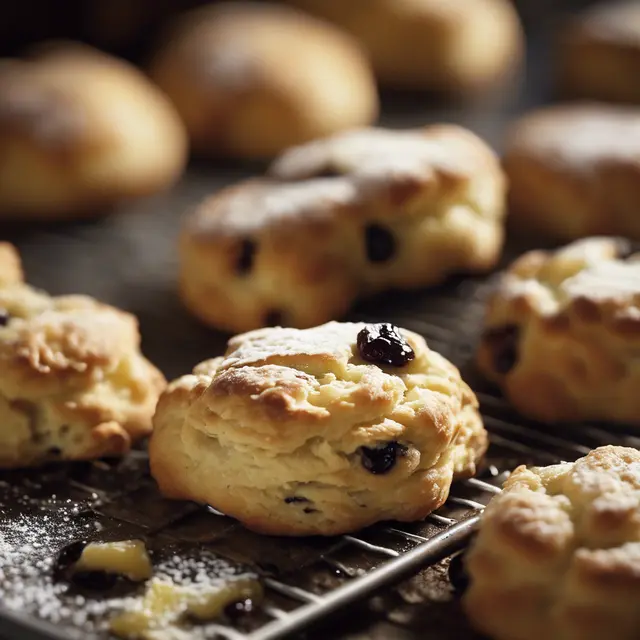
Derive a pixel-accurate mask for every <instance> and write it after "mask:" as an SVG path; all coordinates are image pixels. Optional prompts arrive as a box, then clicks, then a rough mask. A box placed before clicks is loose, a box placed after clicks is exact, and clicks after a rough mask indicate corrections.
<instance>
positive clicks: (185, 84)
mask: <svg viewBox="0 0 640 640" xmlns="http://www.w3.org/2000/svg"><path fill="white" fill-rule="evenodd" d="M151 76H152V77H153V79H154V80H155V81H156V82H157V83H158V85H159V86H160V87H161V88H162V89H163V90H164V91H165V92H166V94H167V95H168V96H169V97H170V98H171V99H172V100H173V102H174V104H175V105H176V108H177V109H178V111H179V112H180V115H181V116H182V118H183V120H184V122H185V123H186V125H187V129H188V131H189V134H190V137H191V142H192V146H193V148H194V149H195V150H196V151H197V152H198V153H200V154H201V155H227V156H235V157H238V158H250V159H253V158H265V157H272V156H274V155H276V154H277V153H279V152H280V151H282V150H283V149H285V148H286V147H289V146H291V145H295V144H300V143H302V142H306V141H308V140H311V139H313V138H318V137H321V136H325V135H328V134H331V133H334V132H336V131H340V130H342V129H347V128H350V127H355V126H363V125H367V124H370V123H371V122H372V121H373V120H375V118H376V116H377V113H378V98H377V94H376V88H375V83H374V79H373V75H372V72H371V69H370V67H369V63H368V61H367V59H366V57H365V55H364V53H363V52H362V51H361V50H360V48H359V46H358V44H357V43H356V42H355V40H353V39H352V38H351V37H350V36H349V35H348V34H346V33H342V32H341V31H340V30H338V29H336V28H335V27H334V26H333V25H331V24H329V23H325V22H322V21H320V20H318V19H316V18H313V17H311V16H308V15H305V14H303V13H299V12H298V11H296V10H295V9H290V8H287V7H278V6H274V5H270V4H266V5H260V4H258V3H252V2H236V3H234V4H231V5H230V4H223V5H218V6H208V7H205V8H201V9H198V10H196V11H194V12H192V13H189V14H187V15H186V16H185V17H184V18H183V19H182V20H181V21H179V23H178V25H177V26H176V27H175V29H174V30H173V31H172V33H171V34H170V36H169V38H168V42H167V43H166V44H165V45H164V46H163V47H161V48H160V49H159V51H158V52H157V55H156V56H155V59H154V60H153V62H152V65H151Z"/></svg>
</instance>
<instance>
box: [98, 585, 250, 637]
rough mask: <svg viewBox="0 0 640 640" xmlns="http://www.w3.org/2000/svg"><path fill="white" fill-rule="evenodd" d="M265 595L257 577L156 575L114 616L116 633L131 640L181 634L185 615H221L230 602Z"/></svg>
mask: <svg viewBox="0 0 640 640" xmlns="http://www.w3.org/2000/svg"><path fill="white" fill-rule="evenodd" d="M261 597H262V587H261V585H260V583H259V582H257V581H256V580H255V579H250V578H239V579H236V580H233V581H230V582H227V583H225V584H223V585H213V584H200V583H198V584H191V585H176V584H174V583H173V582H171V581H170V580H168V579H164V578H154V579H153V580H151V581H150V582H149V584H148V586H147V590H146V593H145V594H144V596H143V597H142V598H141V599H138V600H136V601H134V603H133V605H132V606H131V608H130V609H129V610H127V611H124V612H123V613H121V614H119V615H117V616H115V617H114V618H112V619H111V623H110V628H111V631H112V633H114V634H116V635H117V636H119V637H121V638H127V639H129V640H162V639H168V638H177V637H180V635H181V630H180V627H179V624H180V622H181V619H182V618H183V616H185V615H190V616H193V617H195V618H198V619H200V620H211V619H213V618H216V617H217V616H219V615H220V614H221V613H222V611H223V609H224V608H225V607H226V606H227V605H228V604H230V603H232V602H236V601H237V600H244V599H246V598H252V599H259V598H261Z"/></svg>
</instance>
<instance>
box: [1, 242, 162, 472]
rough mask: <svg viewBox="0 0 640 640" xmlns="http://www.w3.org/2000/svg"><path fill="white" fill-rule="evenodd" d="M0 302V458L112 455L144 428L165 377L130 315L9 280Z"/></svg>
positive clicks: (15, 462)
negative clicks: (145, 353)
mask: <svg viewBox="0 0 640 640" xmlns="http://www.w3.org/2000/svg"><path fill="white" fill-rule="evenodd" d="M4 253H9V252H8V251H6V252H5V251H4V249H3V247H1V246H0V266H2V256H3V254H4ZM14 257H17V254H16V253H15V252H14ZM0 309H1V310H2V311H3V316H2V317H3V322H2V326H0V420H1V423H2V428H0V467H26V466H32V465H37V464H41V463H43V462H46V461H48V460H86V459H91V458H96V457H100V456H106V455H121V454H123V453H125V452H126V451H128V450H129V448H130V446H131V443H132V442H133V441H135V440H137V439H139V438H141V437H142V436H144V435H147V434H148V433H149V431H150V430H151V415H152V413H153V410H154V408H155V404H156V401H157V399H158V396H159V394H160V391H161V390H162V389H163V388H164V386H165V381H164V378H163V376H162V375H161V374H160V372H159V371H157V369H155V367H153V365H151V364H150V363H149V362H148V361H147V360H145V359H144V358H143V357H142V355H141V354H140V351H139V344H140V336H139V333H138V325H137V321H136V319H135V318H134V317H133V316H131V315H130V314H128V313H125V312H123V311H120V310H118V309H115V308H113V307H109V306H107V305H104V304H101V303H99V302H97V301H95V300H93V299H92V298H88V297H86V296H60V297H50V296H48V295H47V294H46V293H44V292H41V291H37V290H35V289H32V288H31V287H30V286H29V285H27V284H24V283H22V282H19V281H15V280H14V281H13V282H10V281H5V280H2V281H0Z"/></svg>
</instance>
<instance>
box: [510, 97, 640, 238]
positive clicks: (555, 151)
mask: <svg viewBox="0 0 640 640" xmlns="http://www.w3.org/2000/svg"><path fill="white" fill-rule="evenodd" d="M504 167H505V171H506V173H507V177H508V178H509V185H510V191H509V203H510V215H511V219H512V220H513V223H514V227H519V228H522V229H528V230H530V229H533V230H536V231H540V232H542V233H544V234H547V235H550V236H553V237H557V238H560V239H565V240H572V239H574V238H579V237H585V236H589V235H601V234H602V235H628V236H631V237H633V238H638V239H640V216H639V215H638V211H639V210H640V109H639V108H632V107H628V108H627V107H616V106H607V105H597V104H591V103H586V104H575V105H566V106H559V107H548V108H544V109H541V110H539V111H536V112H533V113H531V114H529V115H526V116H524V117H523V118H522V119H521V120H519V121H518V122H516V123H515V124H514V125H513V127H512V129H511V131H510V132H509V134H508V139H507V145H506V152H505V159H504Z"/></svg>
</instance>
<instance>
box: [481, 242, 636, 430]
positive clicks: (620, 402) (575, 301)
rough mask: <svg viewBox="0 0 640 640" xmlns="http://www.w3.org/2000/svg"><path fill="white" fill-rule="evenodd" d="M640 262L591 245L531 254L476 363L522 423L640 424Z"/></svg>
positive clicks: (621, 251) (495, 314) (624, 249)
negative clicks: (531, 419)
mask: <svg viewBox="0 0 640 640" xmlns="http://www.w3.org/2000/svg"><path fill="white" fill-rule="evenodd" d="M639 348H640V253H635V252H634V250H633V245H632V244H631V243H630V242H629V241H626V240H623V239H614V238H588V239H583V240H578V241H576V242H573V243H572V244H569V245H567V246H566V247H564V248H562V249H559V250H557V251H552V252H545V251H531V252H529V253H526V254H525V255H523V256H522V257H520V258H519V259H518V260H516V261H515V262H514V263H513V264H512V265H511V267H510V268H509V269H507V271H506V272H505V273H504V274H503V275H502V278H501V279H500V281H499V283H498V286H497V288H496V290H495V291H494V292H493V294H492V295H491V297H490V299H489V303H488V311H487V316H486V320H485V330H484V333H483V335H482V338H481V342H480V347H479V352H478V361H479V365H480V368H481V370H482V371H483V372H484V373H485V374H486V375H487V376H488V377H489V378H490V379H491V380H493V381H495V382H497V383H498V384H499V385H500V386H501V387H502V389H503V391H504V392H505V394H506V396H507V397H508V399H509V400H510V401H511V403H512V404H513V405H514V406H515V407H516V408H517V409H518V410H519V411H521V412H522V413H523V414H525V415H528V416H531V417H534V418H537V419H539V420H543V421H545V422H557V421H579V420H607V421H612V422H621V423H628V424H634V425H638V424H640V397H639V395H638V385H639V384H640V367H639V366H638V362H637V357H636V354H637V352H638V349H639Z"/></svg>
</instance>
